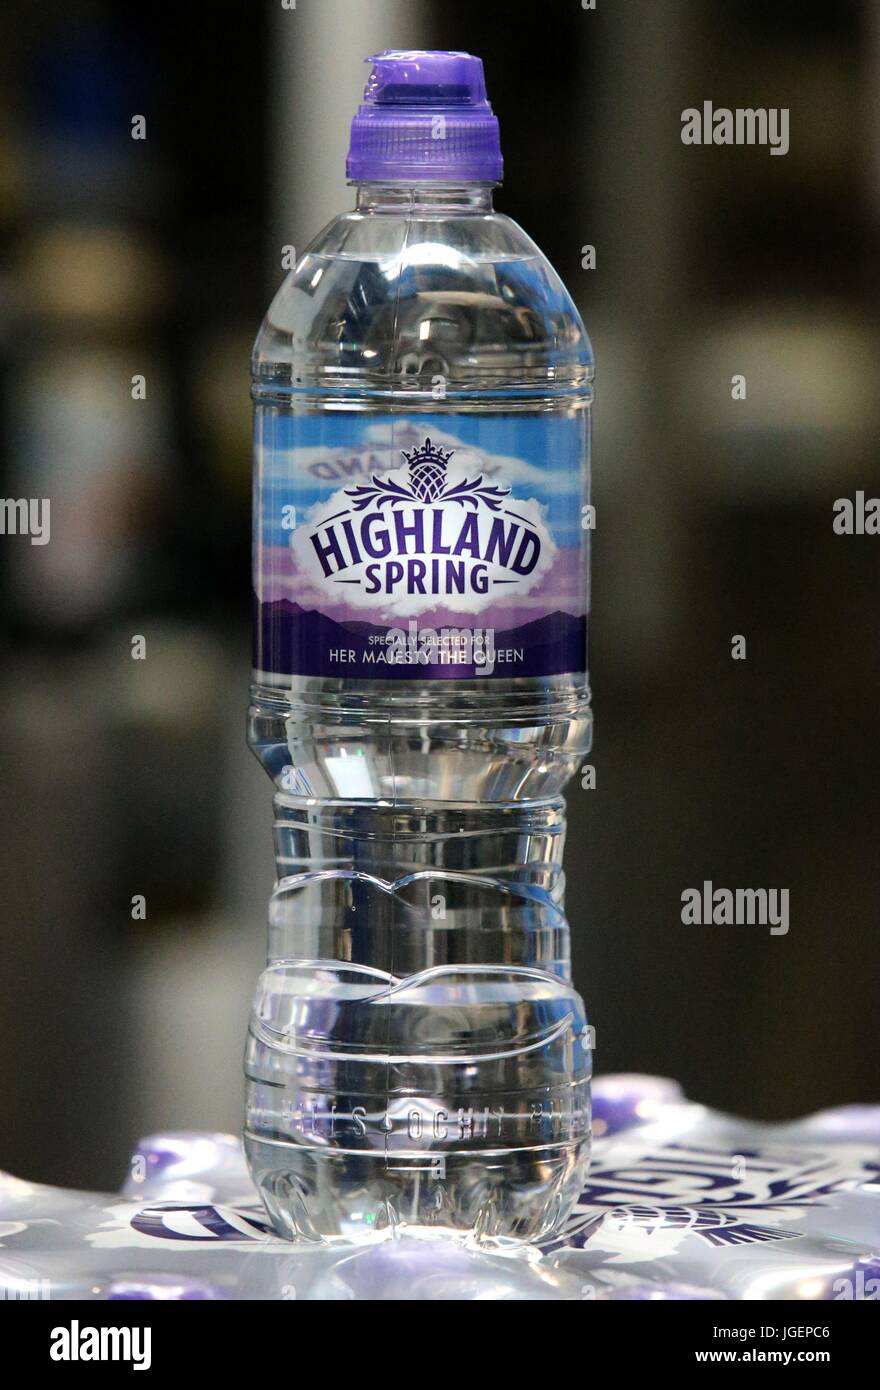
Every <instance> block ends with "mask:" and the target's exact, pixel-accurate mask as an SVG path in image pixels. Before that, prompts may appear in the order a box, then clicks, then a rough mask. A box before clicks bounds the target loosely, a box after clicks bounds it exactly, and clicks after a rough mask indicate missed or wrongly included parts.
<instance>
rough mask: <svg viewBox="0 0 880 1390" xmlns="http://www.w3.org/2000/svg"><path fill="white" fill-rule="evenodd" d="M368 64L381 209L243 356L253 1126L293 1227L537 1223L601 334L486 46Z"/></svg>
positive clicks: (553, 1184)
mask: <svg viewBox="0 0 880 1390" xmlns="http://www.w3.org/2000/svg"><path fill="white" fill-rule="evenodd" d="M370 61H371V62H372V64H373V68H372V74H371V76H370V78H369V81H368V84H367V88H366V92H365V99H364V103H363V105H362V106H361V107H360V109H359V111H358V113H357V115H356V116H355V118H354V122H353V126H352V139H351V149H350V153H349V159H348V170H347V172H348V177H349V181H350V182H351V183H352V184H353V185H354V186H355V188H356V207H355V208H354V210H353V211H350V212H346V213H343V214H342V216H340V217H337V218H336V219H335V221H333V222H332V223H331V224H330V225H329V227H327V228H326V229H325V230H324V231H323V232H321V233H320V235H319V236H318V237H317V239H316V240H315V241H313V242H312V244H311V245H310V246H309V247H308V248H307V249H306V250H305V252H304V253H303V254H302V255H301V256H300V258H299V260H298V262H297V264H296V267H295V269H294V270H293V271H292V272H291V273H290V274H289V275H288V277H287V279H286V280H285V282H284V284H283V285H282V287H281V289H280V290H279V292H278V294H277V295H276V297H275V299H274V301H273V303H272V306H271V308H270V309H269V313H268V315H267V317H266V320H265V322H264V324H263V326H262V328H261V330H260V333H259V336H258V338H257V341H256V346H255V350H254V357H253V397H254V401H255V415H256V419H255V471H256V478H255V503H254V506H255V512H254V523H255V543H254V588H255V614H256V617H255V627H256V631H255V656H254V667H255V670H254V677H253V687H252V692H251V707H250V721H249V737H250V742H251V746H252V747H253V749H254V751H255V753H256V754H257V756H258V757H259V758H260V760H261V762H262V763H263V765H264V767H265V768H266V770H267V771H268V772H269V774H270V775H271V777H272V779H273V781H274V784H275V801H274V805H275V850H276V857H277V883H276V886H275V890H274V893H273V897H272V902H271V907H270V925H269V961H268V965H267V968H266V970H265V971H264V973H263V975H262V977H261V979H260V981H259V983H258V986H257V991H256V996H255V1001H254V1007H253V1014H252V1018H251V1024H250V1035H249V1039H248V1045H247V1055H246V1073H247V1121H246V1133H245V1142H246V1149H247V1155H248V1162H249V1164H250V1168H251V1173H252V1175H253V1177H254V1179H255V1181H256V1184H257V1186H258V1188H259V1190H260V1192H261V1194H262V1196H263V1199H264V1201H265V1204H266V1207H267V1210H268V1212H269V1214H270V1217H271V1219H272V1221H273V1223H274V1224H275V1225H276V1227H277V1228H278V1230H280V1231H281V1232H284V1233H287V1234H289V1235H291V1236H296V1237H297V1238H304V1239H307V1240H324V1239H333V1238H336V1237H342V1238H346V1239H349V1240H359V1239H361V1238H365V1237H367V1236H375V1235H377V1234H385V1235H387V1234H389V1233H390V1234H393V1233H395V1232H397V1231H399V1230H401V1229H404V1228H407V1229H415V1230H421V1229H424V1228H427V1229H429V1230H431V1231H436V1232H438V1233H440V1232H443V1233H447V1234H454V1235H458V1236H463V1237H467V1238H469V1239H472V1240H478V1241H485V1242H499V1243H503V1242H506V1241H509V1240H514V1241H516V1240H532V1239H539V1238H543V1237H545V1236H547V1235H549V1234H550V1233H551V1232H553V1231H554V1230H555V1229H557V1228H558V1226H559V1225H560V1224H561V1222H562V1221H563V1220H564V1218H565V1216H566V1215H567V1213H568V1211H569V1210H570V1208H571V1206H572V1204H573V1202H574V1201H575V1199H576V1197H577V1195H578V1193H579V1191H580V1189H581V1187H582V1185H583V1180H584V1177H585V1173H586V1168H587V1164H588V1158H589V1142H590V1103H589V1082H590V1071H591V1052H590V1039H589V1033H588V1029H587V1025H586V1021H585V1016H584V1009H583V1004H582V1002H581V1000H580V998H579V996H578V995H577V994H576V993H575V991H574V989H573V987H572V984H571V975H570V967H569V932H568V925H567V922H566V919H565V916H564V912H563V885H564V880H563V872H562V867H561V861H562V848H563V840H564V834H565V819H564V812H565V807H564V803H563V801H562V797H561V792H562V789H563V787H564V785H565V783H566V782H567V780H568V779H569V778H570V776H571V775H572V773H573V772H574V771H575V769H576V768H577V767H578V764H579V760H580V759H582V758H583V756H584V754H585V753H586V752H587V751H588V749H589V746H590V734H591V715H590V707H589V688H588V683H587V674H586V671H587V661H586V630H587V608H588V599H587V590H588V564H589V559H588V549H587V543H588V538H589V530H588V529H587V528H586V525H585V509H586V508H587V506H588V503H589V493H588V487H589V482H588V477H589V470H588V458H589V412H590V403H591V395H592V392H591V381H592V377H593V362H592V354H591V349H590V344H589V341H588V339H587V336H586V333H585V331H584V328H583V325H582V323H581V320H580V318H579V316H578V313H577V310H576V309H575V307H574V304H573V303H572V300H571V298H570V297H569V295H568V293H567V292H566V290H565V288H564V286H563V285H562V283H561V281H560V280H559V277H558V276H557V275H556V273H555V272H554V270H553V269H552V267H551V266H550V265H549V263H548V262H547V260H546V259H545V258H544V256H543V255H542V254H541V252H540V251H539V250H538V248H537V247H536V246H535V245H534V243H533V242H532V241H530V239H529V238H528V236H526V234H525V233H524V232H523V231H522V230H521V229H520V228H519V227H518V226H517V225H516V223H514V222H512V221H511V220H510V219H509V218H507V217H504V216H502V215H500V214H499V213H497V212H495V211H494V210H493V207H492V190H493V187H494V186H495V185H496V184H497V183H498V182H499V181H500V178H501V169H502V164H501V153H500V145H499V135H498V122H497V120H496V118H495V116H494V115H493V113H492V108H491V106H490V105H489V102H488V100H487V98H486V90H485V85H484V79H483V68H482V63H481V62H480V60H479V59H478V58H475V57H472V56H470V55H469V54H465V53H432V52H390V53H383V54H380V55H379V56H377V57H375V58H373V59H371V60H370Z"/></svg>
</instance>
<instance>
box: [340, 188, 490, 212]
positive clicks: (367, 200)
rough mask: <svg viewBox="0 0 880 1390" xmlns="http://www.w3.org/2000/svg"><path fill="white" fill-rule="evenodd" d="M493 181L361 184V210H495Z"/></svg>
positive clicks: (359, 198) (359, 199)
mask: <svg viewBox="0 0 880 1390" xmlns="http://www.w3.org/2000/svg"><path fill="white" fill-rule="evenodd" d="M495 187H496V185H495V184H494V183H412V182H409V183H407V182H401V183H374V182H370V183H359V184H357V204H356V206H357V210H358V212H367V213H381V212H392V213H397V214H400V213H401V212H409V211H411V210H416V209H417V210H418V211H420V212H426V213H431V212H445V213H449V212H454V213H457V214H459V215H464V214H467V213H486V212H491V211H492V190H493V189H494V188H495Z"/></svg>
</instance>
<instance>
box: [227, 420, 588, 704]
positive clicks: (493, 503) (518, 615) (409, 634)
mask: <svg viewBox="0 0 880 1390" xmlns="http://www.w3.org/2000/svg"><path fill="white" fill-rule="evenodd" d="M587 439H588V435H587V428H586V420H585V415H584V412H583V411H582V410H572V411H570V412H566V413H565V414H564V415H543V416H542V415H529V416H518V415H491V416H489V417H486V416H478V415H466V414H461V415H445V414H444V415H442V416H439V415H434V416H411V417H398V416H385V417H377V416H375V415H373V416H364V415H349V414H331V413H327V414H320V415H319V414H310V415H296V414H292V413H285V412H281V411H279V410H277V409H270V410H266V411H264V412H263V413H262V414H261V415H258V419H257V441H256V448H257V495H256V499H255V546H254V563H255V573H254V588H255V594H256V630H255V666H256V670H257V672H258V675H259V676H260V678H265V679H267V680H268V681H269V682H270V683H278V677H285V676H343V677H353V678H356V679H358V678H359V679H364V678H366V679H374V680H375V679H381V680H387V679H394V678H395V677H405V678H409V679H413V678H416V679H421V678H431V679H434V678H446V679H456V678H457V679H471V678H475V677H482V678H491V677H493V676H495V677H499V676H501V677H507V678H510V677H516V676H532V677H534V676H547V675H555V674H562V673H578V672H582V671H584V670H585V669H586V631H587V580H588V545H587V542H588V537H589V526H590V523H589V508H588V501H589V497H588V469H587Z"/></svg>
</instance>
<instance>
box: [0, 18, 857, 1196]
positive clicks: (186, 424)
mask: <svg viewBox="0 0 880 1390" xmlns="http://www.w3.org/2000/svg"><path fill="white" fill-rule="evenodd" d="M414 46H418V47H449V48H463V49H469V50H471V51H473V52H476V53H479V54H481V55H482V57H483V59H484V62H485V66H486V73H487V79H488V84H489V92H490V96H491V99H492V101H493V103H494V106H495V109H496V111H497V113H498V115H499V117H500V120H501V125H502V137H503V143H504V150H505V156H506V164H507V184H506V186H505V187H504V189H502V190H501V191H500V192H499V194H498V197H497V204H498V206H499V207H500V208H501V209H502V210H503V211H505V212H507V213H509V214H511V215H512V216H513V217H515V218H516V219H517V220H518V221H520V222H522V223H523V224H524V225H525V226H526V228H527V229H528V230H529V232H531V233H532V235H533V236H534V237H535V239H536V240H537V241H538V242H539V244H540V245H541V246H542V247H543V249H544V250H545V251H546V252H547V254H548V255H549V256H550V258H551V260H552V261H553V262H554V263H555V264H556V266H557V268H558V269H559V271H560V272H561V273H562V275H563V277H564V278H565V279H566V281H567V282H568V284H569V285H570V287H571V288H572V291H573V293H574V295H575V297H576V299H577V300H578V302H579V305H580V307H581V309H582V311H583V313H584V317H585V319H586V322H587V325H588V328H589V330H590V333H591V336H592V338H593V342H594V347H595V350H596V356H597V359H598V366H599V376H598V406H597V413H596V431H595V471H594V476H595V495H596V502H597V506H598V531H597V536H596V544H595V548H594V610H595V617H594V629H593V631H594V637H593V652H592V656H593V660H592V665H593V683H594V692H595V708H596V729H597V734H596V747H595V754H594V759H593V761H594V764H595V767H596V769H597V779H598V786H597V788H596V790H593V791H583V790H581V789H580V788H579V787H578V786H577V784H574V785H573V786H572V789H571V792H570V795H569V810H570V832H569V842H568V851H567V867H568V874H569V895H568V902H569V916H570V920H571V926H572V938H573V952H574V960H575V975H576V980H577V982H578V985H579V987H580V989H581V991H582V993H583V994H584V996H585V998H586V1000H587V1004H588V1007H589V1010H590V1014H591V1018H592V1020H593V1022H594V1023H595V1025H596V1028H597V1033H598V1049H597V1054H596V1062H597V1068H598V1069H601V1070H602V1071H609V1070H639V1071H649V1072H656V1073H665V1074H668V1075H671V1076H675V1077H677V1078H679V1079H680V1080H681V1081H682V1082H683V1083H684V1085H685V1086H686V1088H687V1090H688V1091H689V1093H690V1094H691V1095H692V1096H693V1097H695V1098H698V1099H701V1100H703V1101H705V1102H707V1103H709V1104H710V1105H713V1106H717V1107H722V1108H726V1109H730V1110H736V1111H739V1112H741V1113H748V1114H751V1115H755V1116H758V1117H768V1118H774V1117H780V1118H782V1117H787V1116H792V1115H795V1114H798V1113H802V1112H804V1111H808V1110H812V1109H816V1108H819V1107H824V1106H828V1105H831V1104H837V1103H843V1102H848V1101H854V1100H872V1099H873V1100H877V1099H880V1096H878V1089H880V1088H878V1077H877V1050H876V1041H875V1036H874V1034H875V1023H876V1011H877V1002H878V985H880V947H878V937H877V926H878V909H880V880H878V844H880V834H878V832H880V816H878V802H880V757H878V717H877V716H878V694H880V680H878V674H880V673H878V664H880V661H878V653H880V642H878V637H880V634H878V597H880V594H878V547H880V538H872V537H870V536H852V537H847V536H838V535H835V534H834V532H833V530H832V517H833V511H832V508H833V504H834V501H835V499H836V498H838V497H841V496H852V495H853V494H854V492H855V490H856V489H864V490H865V491H866V492H867V493H868V494H869V495H870V494H871V493H872V491H873V494H875V495H876V493H877V492H878V490H880V478H878V468H877V445H876V440H877V424H878V412H880V407H878V389H877V381H878V365H880V330H878V322H877V308H878V297H880V282H878V274H877V256H878V221H880V97H878V91H880V12H878V5H877V4H876V3H873V4H871V3H867V2H866V3H861V2H860V0H836V3H835V4H833V5H830V4H827V3H824V4H813V5H810V4H808V3H804V0H773V3H771V4H768V3H766V0H737V3H736V4H726V3H721V2H720V0H598V5H597V9H596V11H595V12H591V11H585V10H584V9H583V8H582V6H581V4H580V0H554V3H552V4H545V5H542V6H537V7H536V6H525V5H523V6H516V5H510V4H509V3H505V2H504V0H481V3H480V4H479V5H476V4H474V3H472V0H298V3H297V5H296V6H295V8H293V9H287V8H285V7H284V6H283V5H282V3H281V0H276V2H275V3H266V4H262V3H255V2H254V0H251V2H250V3H245V0H241V3H238V4H225V5H224V4H220V5H216V4H213V5H207V6H206V5H203V4H194V3H181V4H179V5H176V6H168V7H159V6H152V7H149V13H145V9H144V7H142V6H138V7H134V6H130V7H125V6H122V5H120V4H116V5H113V4H109V3H103V2H102V0H94V3H81V2H79V0H71V2H70V3H68V4H66V5H65V6H64V7H63V8H62V9H58V10H56V11H54V12H53V11H52V10H51V9H47V8H46V7H45V6H41V7H36V8H35V7H33V6H30V5H27V4H25V3H23V0H8V3H7V4H6V5H5V6H4V8H3V11H2V16H0V246H2V271H0V426H2V431H0V448H2V456H0V461H2V471H3V476H4V484H3V486H4V490H5V496H6V497H8V498H18V497H49V498H51V506H52V511H51V526H52V530H51V541H50V543H49V544H48V545H45V546H34V545H31V544H29V542H28V539H27V537H24V536H20V535H19V536H15V535H4V536H0V587H2V613H3V622H2V649H3V662H2V668H0V719H2V729H3V737H2V740H0V746H2V750H3V751H2V783H0V786H2V797H3V811H4V814H3V830H2V882H0V1114H2V1116H3V1124H2V1127H0V1166H2V1167H4V1168H7V1169H10V1170H13V1171H15V1172H17V1173H19V1174H21V1175H25V1176H28V1177H30V1178H34V1179H40V1180H44V1181H51V1182H56V1183H64V1184H71V1185H83V1186H91V1187H101V1186H104V1187H114V1186H116V1185H118V1183H119V1181H120V1180H121V1177H122V1175H123V1172H124V1167H125V1162H126V1156H127V1155H128V1153H129V1152H130V1150H131V1148H132V1144H133V1141H134V1140H135V1139H136V1138H137V1137H138V1136H139V1135H142V1134H144V1133H146V1132H149V1131H150V1130H152V1129H156V1128H161V1127H194V1128H195V1127H217V1128H225V1129H235V1128H237V1127H238V1125H239V1123H240V1118H241V1105H242V1087H241V1080H240V1074H241V1060H240V1059H241V1051H242V1045H243V1040H244V1032H245V1025H246V1017H247V1009H248V1004H249V998H250V993H251V990H252V987H253V984H254V982H255V980H256V977H257V974H258V972H259V970H260V967H261V964H262V962H263V960H264V959H265V957H264V934H265V926H264V923H265V911H266V904H267V900H268V896H269V892H270V888H271V879H272V856H271V845H270V823H271V814H270V785H269V783H268V781H267V780H266V779H265V777H264V775H263V774H262V773H261V772H260V771H259V769H258V767H257V765H256V762H254V761H253V760H252V759H251V758H250V755H249V754H248V752H247V750H246V748H245V743H244V711H245V704H246V698H247V696H246V692H247V680H248V669H249V631H248V621H249V620H248V611H249V538H250V521H249V507H250V482H249V473H250V445H249V427H250V405H249V400H248V352H249V347H250V343H251V340H252V338H253V336H254V333H255V331H256V328H257V326H258V324H259V320H260V318H261V317H262V314H263V312H264V310H265V308H266V306H267V304H268V302H269V299H270V297H271V294H272V293H273V292H274V289H275V287H276V286H277V284H278V283H279V281H280V279H281V278H282V270H281V255H282V247H283V246H284V245H285V244H290V243H293V244H295V245H296V246H297V247H302V246H303V245H304V244H305V242H306V241H307V240H308V239H309V238H310V237H311V236H312V235H313V234H314V233H316V232H317V231H318V230H319V229H320V227H321V226H322V225H323V224H324V223H325V222H326V221H327V220H328V219H329V218H330V217H331V216H332V215H333V214H334V213H335V212H337V211H339V210H341V209H342V208H343V207H345V206H347V205H349V203H350V201H351V194H350V191H349V190H347V189H346V187H345V183H344V174H343V159H344V152H345V147H346V143H347V129H348V120H349V118H350V116H351V113H352V111H353V109H354V106H355V104H356V102H357V99H358V95H359V92H360V90H361V88H362V86H363V82H364V80H365V76H366V69H365V68H363V66H362V63H361V59H362V58H363V56H364V55H365V54H367V53H370V52H375V51H376V50H378V49H382V48H386V47H414ZM704 100H711V101H712V102H713V104H714V105H715V106H716V107H719V106H728V107H732V108H735V107H760V106H766V107H788V108H789V109H790V112H791V116H790V120H791V149H790V152H789V154H788V155H786V156H785V157H784V158H781V157H772V156H771V155H770V153H769V150H768V149H766V148H759V147H744V148H724V147H722V148H715V147H710V148H690V147H685V146H684V145H682V143H681V139H680V132H681V113H682V111H683V110H684V109H685V108H687V107H691V106H700V105H701V104H702V102H703V101H704ZM137 115H142V116H144V117H145V120H146V139H144V140H133V139H132V138H131V129H132V119H133V118H134V117H135V116H137ZM585 245H594V246H595V247H596V250H597V267H596V269H595V270H584V269H582V268H581V256H582V247H584V246H585ZM735 374H742V375H744V376H745V378H746V382H747V398H746V400H745V401H734V400H732V398H731V378H732V376H734V375H735ZM141 376H142V377H143V378H144V380H145V383H146V395H145V398H143V399H140V398H138V399H133V396H132V391H133V387H132V379H133V378H135V377H141ZM134 389H135V393H136V395H141V394H142V391H139V390H138V388H137V386H135V388H134ZM734 634H742V635H744V636H745V637H746V639H747V644H748V645H747V651H748V659H747V660H745V661H734V660H732V659H731V638H732V636H733V635H734ZM138 635H140V636H143V637H144V638H145V639H146V650H147V659H146V660H143V661H138V660H133V659H132V655H131V652H132V639H133V638H134V637H136V636H138ZM704 879H711V880H712V881H713V882H714V883H715V884H716V885H718V886H727V887H778V888H788V889H789V891H790V901H791V907H790V913H791V928H790V931H789V934H788V935H787V936H785V937H771V936H770V934H769V931H767V930H766V929H762V928H759V927H719V926H714V927H712V926H706V927H693V926H689V927H686V926H683V925H682V923H681V919H680V913H681V894H682V891H683V890H684V889H685V888H687V887H692V886H699V885H700V884H701V883H702V882H703V880H704ZM136 895H142V896H143V897H144V898H145V900H146V917H145V918H143V919H140V918H138V917H134V918H133V916H132V900H133V898H134V897H135V896H136Z"/></svg>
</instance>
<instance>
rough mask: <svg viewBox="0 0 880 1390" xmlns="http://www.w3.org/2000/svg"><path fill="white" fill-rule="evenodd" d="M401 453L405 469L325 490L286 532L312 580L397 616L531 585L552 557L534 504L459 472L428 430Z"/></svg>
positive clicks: (466, 609)
mask: <svg viewBox="0 0 880 1390" xmlns="http://www.w3.org/2000/svg"><path fill="white" fill-rule="evenodd" d="M400 452H401V456H402V458H403V459H404V461H405V464H406V467H405V468H403V467H400V466H399V467H397V468H393V469H390V470H389V471H388V472H386V473H381V474H377V473H374V474H373V475H372V477H371V479H370V482H369V483H360V484H358V486H357V487H352V488H345V489H343V490H341V491H340V492H336V493H334V494H333V496H332V497H331V498H330V499H329V500H328V501H327V502H326V503H324V504H323V505H322V506H321V507H319V508H318V509H317V511H316V512H314V513H313V514H312V515H311V516H310V517H309V524H308V525H307V526H306V527H302V528H298V530H297V531H296V532H294V533H293V536H292V538H291V544H292V546H293V547H294V550H295V552H296V554H297V558H298V560H299V563H300V565H301V566H302V568H303V570H304V571H305V573H306V575H307V576H308V577H309V578H310V579H311V581H312V583H313V584H314V585H315V586H316V587H317V588H318V589H319V590H322V591H323V592H325V593H332V594H333V595H334V597H335V598H337V599H339V598H342V597H344V598H345V599H346V600H347V601H348V602H349V603H351V604H352V605H353V606H355V607H359V608H372V609H378V608H382V607H383V606H386V607H387V606H390V605H393V609H394V612H395V614H401V615H410V614H418V613H422V612H425V611H427V610H429V609H432V608H433V609H436V608H437V607H438V606H441V607H443V608H446V609H452V610H454V611H456V612H462V613H477V612H479V611H480V610H481V609H483V608H485V607H487V606H488V605H489V604H490V603H492V601H493V599H497V598H498V597H500V596H502V595H509V596H511V597H515V596H517V595H519V594H525V593H528V592H529V591H530V590H531V589H532V588H534V586H535V585H536V584H537V583H538V582H539V581H540V579H541V578H542V577H543V576H544V575H545V574H546V572H547V570H548V569H549V567H550V565H551V564H552V562H553V558H554V556H555V554H556V546H555V544H554V542H553V538H552V536H551V535H550V533H549V531H548V529H547V526H546V524H545V521H544V509H543V507H542V506H541V505H540V504H539V503H538V502H536V501H535V500H534V499H529V500H523V501H518V500H517V499H516V498H514V497H513V496H512V495H511V489H510V488H509V487H499V486H495V485H494V484H491V483H487V482H486V481H485V480H484V473H482V472H480V473H479V474H478V476H477V477H475V478H470V477H467V476H466V475H465V474H464V472H463V470H461V469H460V468H458V469H457V468H456V465H455V464H452V459H453V457H454V455H455V452H456V451H455V449H449V448H443V447H442V446H441V445H440V444H439V443H435V442H434V441H432V439H431V437H430V436H426V438H425V441H424V443H423V444H422V445H421V446H420V447H418V448H416V449H412V450H406V449H402V450H401V451H400ZM450 465H451V466H450ZM343 585H344V586H346V587H345V589H342V588H341V587H339V586H343Z"/></svg>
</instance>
